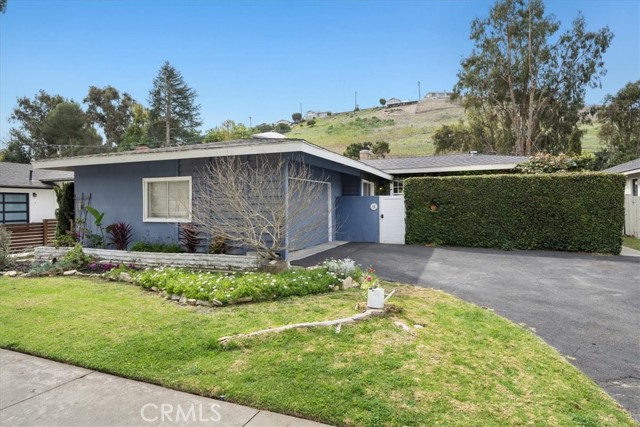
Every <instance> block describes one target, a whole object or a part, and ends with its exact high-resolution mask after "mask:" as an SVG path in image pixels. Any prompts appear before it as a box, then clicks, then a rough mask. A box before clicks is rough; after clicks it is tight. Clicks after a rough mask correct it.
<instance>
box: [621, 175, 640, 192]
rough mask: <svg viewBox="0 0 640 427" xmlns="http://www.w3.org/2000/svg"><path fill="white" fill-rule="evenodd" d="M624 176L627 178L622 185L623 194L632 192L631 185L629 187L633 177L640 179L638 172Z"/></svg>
mask: <svg viewBox="0 0 640 427" xmlns="http://www.w3.org/2000/svg"><path fill="white" fill-rule="evenodd" d="M626 178H627V184H626V185H625V187H624V194H632V187H631V184H632V181H633V180H634V179H637V180H639V181H640V172H636V173H632V174H629V175H626Z"/></svg>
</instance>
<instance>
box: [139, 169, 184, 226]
mask: <svg viewBox="0 0 640 427" xmlns="http://www.w3.org/2000/svg"><path fill="white" fill-rule="evenodd" d="M179 181H186V182H188V183H189V206H187V210H188V211H189V217H188V218H157V217H150V216H149V204H148V201H149V199H148V196H149V195H148V186H147V184H148V183H152V182H179ZM192 196H193V186H192V179H191V177H190V176H175V177H163V178H142V221H143V222H191V206H192V203H193V197H192Z"/></svg>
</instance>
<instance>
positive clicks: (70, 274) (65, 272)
mask: <svg viewBox="0 0 640 427" xmlns="http://www.w3.org/2000/svg"><path fill="white" fill-rule="evenodd" d="M77 272H78V270H67V271H64V272H63V273H62V275H63V276H73V275H74V274H76V273H77Z"/></svg>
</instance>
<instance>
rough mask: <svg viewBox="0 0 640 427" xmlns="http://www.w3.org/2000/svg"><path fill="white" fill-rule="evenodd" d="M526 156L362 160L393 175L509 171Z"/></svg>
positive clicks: (476, 155)
mask: <svg viewBox="0 0 640 427" xmlns="http://www.w3.org/2000/svg"><path fill="white" fill-rule="evenodd" d="M527 160H528V157H526V156H497V155H492V154H452V155H446V156H428V157H395V158H389V159H375V160H362V162H363V163H365V164H367V165H369V166H373V167H375V168H378V169H381V170H383V171H385V172H387V173H390V174H393V175H403V174H416V173H435V172H461V171H476V170H478V171H479V170H508V169H513V168H515V167H516V166H517V165H518V164H519V163H522V162H526V161H527Z"/></svg>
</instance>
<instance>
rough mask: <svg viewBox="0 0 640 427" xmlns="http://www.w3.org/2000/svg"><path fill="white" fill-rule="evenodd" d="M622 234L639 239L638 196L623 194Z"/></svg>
mask: <svg viewBox="0 0 640 427" xmlns="http://www.w3.org/2000/svg"><path fill="white" fill-rule="evenodd" d="M624 234H625V235H627V236H634V237H636V238H638V239H640V196H632V195H630V194H626V195H625V196H624Z"/></svg>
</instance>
